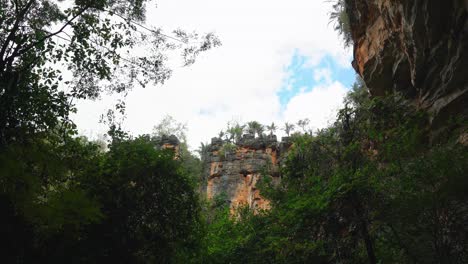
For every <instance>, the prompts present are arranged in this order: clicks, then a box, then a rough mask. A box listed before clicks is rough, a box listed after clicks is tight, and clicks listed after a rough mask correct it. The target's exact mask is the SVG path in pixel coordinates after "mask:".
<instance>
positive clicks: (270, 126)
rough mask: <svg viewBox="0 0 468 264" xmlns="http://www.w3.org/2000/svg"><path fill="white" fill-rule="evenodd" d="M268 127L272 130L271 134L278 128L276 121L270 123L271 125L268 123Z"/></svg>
mask: <svg viewBox="0 0 468 264" xmlns="http://www.w3.org/2000/svg"><path fill="white" fill-rule="evenodd" d="M266 128H267V130H268V131H270V136H272V135H273V134H274V133H275V132H276V130H277V129H278V128H277V127H276V125H275V123H274V122H271V125H269V126H268V125H267V126H266Z"/></svg>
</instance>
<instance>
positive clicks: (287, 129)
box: [283, 122, 295, 137]
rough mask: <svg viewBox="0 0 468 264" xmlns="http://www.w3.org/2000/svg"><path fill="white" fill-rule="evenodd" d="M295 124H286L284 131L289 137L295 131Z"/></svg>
mask: <svg viewBox="0 0 468 264" xmlns="http://www.w3.org/2000/svg"><path fill="white" fill-rule="evenodd" d="M294 127H295V126H294V124H291V123H288V122H286V123H284V127H283V130H284V132H285V133H286V135H287V136H288V137H289V135H290V134H291V132H292V131H294Z"/></svg>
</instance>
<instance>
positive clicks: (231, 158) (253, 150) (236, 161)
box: [204, 135, 290, 210]
mask: <svg viewBox="0 0 468 264" xmlns="http://www.w3.org/2000/svg"><path fill="white" fill-rule="evenodd" d="M289 145H290V144H288V143H278V142H277V140H276V136H268V137H262V138H254V137H253V136H250V135H244V137H243V138H242V139H241V140H240V141H239V142H238V143H237V144H235V145H232V147H231V148H230V149H226V147H225V146H226V142H223V141H222V140H220V139H218V138H213V139H212V142H211V144H210V145H209V147H208V154H207V157H206V158H205V162H206V164H205V165H206V166H205V168H206V169H205V172H204V174H205V175H204V176H205V178H206V197H207V198H208V199H209V200H211V199H214V198H215V197H223V198H225V199H226V202H227V203H229V204H230V206H231V209H232V210H234V209H235V208H237V207H238V206H242V205H246V206H249V207H250V208H252V209H254V210H259V209H268V208H269V202H268V201H267V200H265V199H264V198H263V197H262V196H261V194H260V191H259V190H258V189H257V182H258V181H259V179H260V178H261V177H262V176H266V177H271V178H272V180H273V181H274V182H277V181H279V165H280V159H281V154H282V153H284V152H285V149H287V148H288V146H289Z"/></svg>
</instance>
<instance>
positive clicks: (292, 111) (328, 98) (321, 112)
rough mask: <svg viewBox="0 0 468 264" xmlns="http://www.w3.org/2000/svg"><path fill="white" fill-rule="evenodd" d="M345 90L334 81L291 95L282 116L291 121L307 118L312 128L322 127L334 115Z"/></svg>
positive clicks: (341, 101) (332, 118)
mask: <svg viewBox="0 0 468 264" xmlns="http://www.w3.org/2000/svg"><path fill="white" fill-rule="evenodd" d="M346 92H347V89H346V88H345V87H344V86H343V85H342V84H341V83H339V82H336V81H335V82H333V83H331V84H329V85H324V86H317V87H314V88H313V89H312V90H311V91H309V92H303V93H300V94H298V95H296V96H295V97H293V98H292V99H291V101H289V103H288V105H287V107H286V110H285V111H284V116H283V118H284V120H291V121H297V120H299V119H304V118H309V119H310V124H309V125H310V126H311V127H312V128H313V129H314V130H315V129H317V128H324V127H326V126H327V125H328V123H329V122H330V121H333V120H334V118H335V117H336V113H337V110H338V109H339V108H340V107H341V106H342V103H343V97H344V95H345V94H346Z"/></svg>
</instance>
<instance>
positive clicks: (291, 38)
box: [75, 0, 350, 148]
mask: <svg viewBox="0 0 468 264" xmlns="http://www.w3.org/2000/svg"><path fill="white" fill-rule="evenodd" d="M157 3H158V8H157V9H153V8H151V6H149V7H150V8H149V10H148V14H147V16H148V22H147V23H148V24H152V25H156V26H161V27H163V28H167V29H173V28H184V29H189V30H196V31H199V32H210V31H215V32H216V33H217V34H218V36H219V37H220V39H221V41H222V42H223V46H221V47H220V48H217V49H215V50H211V51H209V52H207V53H206V54H203V55H202V56H201V57H200V58H199V60H198V61H197V62H196V63H195V64H194V65H193V66H191V67H189V68H176V69H175V70H174V74H173V77H172V78H171V79H170V80H169V81H167V82H166V84H165V85H164V86H158V87H148V88H146V89H134V90H133V91H132V92H130V94H129V95H128V98H127V101H126V102H127V119H126V122H125V128H126V129H128V130H129V131H130V132H132V133H133V134H140V133H148V132H150V131H151V129H152V127H153V126H154V125H155V124H156V123H157V122H158V121H159V120H161V118H162V117H163V116H164V115H165V114H170V115H172V116H173V117H174V118H176V119H177V120H179V121H181V122H187V125H188V127H189V133H188V140H189V144H190V145H191V146H192V147H193V148H196V147H197V146H198V144H199V142H201V141H208V140H209V139H210V138H211V137H213V136H215V135H216V134H217V132H218V131H219V130H220V129H222V128H224V127H225V125H226V123H227V121H229V120H231V119H232V118H240V119H242V120H243V121H249V120H258V121H260V122H264V123H269V122H271V121H275V122H283V121H284V120H293V121H295V120H297V119H299V118H301V116H307V117H309V118H310V119H311V120H315V121H314V123H313V125H317V126H319V125H322V124H324V123H326V122H325V121H324V119H325V116H326V115H327V113H328V112H329V108H330V107H335V103H336V101H341V100H342V99H341V98H342V95H343V93H344V87H342V86H340V84H339V83H337V82H334V83H332V84H331V85H330V86H329V87H316V88H314V89H313V90H312V92H302V93H300V94H298V95H296V96H295V97H294V98H293V99H292V100H291V101H290V102H289V104H288V105H287V106H286V108H285V109H286V110H285V112H284V113H283V112H282V110H281V109H282V108H281V105H280V102H279V98H278V97H277V92H278V91H279V90H280V89H281V88H282V85H283V83H284V82H283V80H284V78H286V77H287V76H288V72H287V70H286V69H287V66H288V65H289V63H290V62H291V58H292V56H293V54H294V53H295V52H297V53H299V54H300V55H303V56H307V58H308V62H307V65H308V66H310V67H314V66H317V65H318V64H319V63H320V60H321V59H322V58H323V57H324V56H330V57H331V58H333V59H335V60H336V61H338V62H339V63H340V65H346V64H347V65H346V67H349V58H350V54H349V51H345V50H344V49H343V47H342V43H341V41H340V39H339V37H338V36H337V35H336V32H334V31H333V27H332V25H329V21H328V12H329V11H330V10H331V9H330V3H329V2H327V1H310V0H291V1H283V0H256V1H252V0H238V1H219V0H199V1H193V0H159V1H158V2H157ZM168 32H170V30H166V33H168ZM344 62H347V63H346V64H345V63H344ZM311 74H314V72H313V70H312V69H311ZM315 74H317V76H318V77H320V78H325V79H326V80H328V79H327V78H330V75H331V74H329V73H326V72H325V71H323V70H322V72H321V73H318V72H315ZM329 81H330V82H329V83H331V80H329ZM308 90H309V89H308ZM319 98H321V99H319ZM108 104H109V99H108V98H105V99H103V101H101V102H95V103H89V102H87V103H85V104H81V103H80V104H79V106H78V107H79V113H78V115H76V118H75V120H76V123H77V124H78V127H79V128H80V129H81V131H83V130H85V131H88V130H93V129H94V128H96V129H101V128H99V127H96V120H97V118H95V117H98V116H99V115H100V114H102V113H103V112H104V110H103V111H101V109H103V108H105V107H104V106H105V105H108ZM316 105H320V106H321V107H316ZM283 109H284V108H283Z"/></svg>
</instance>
